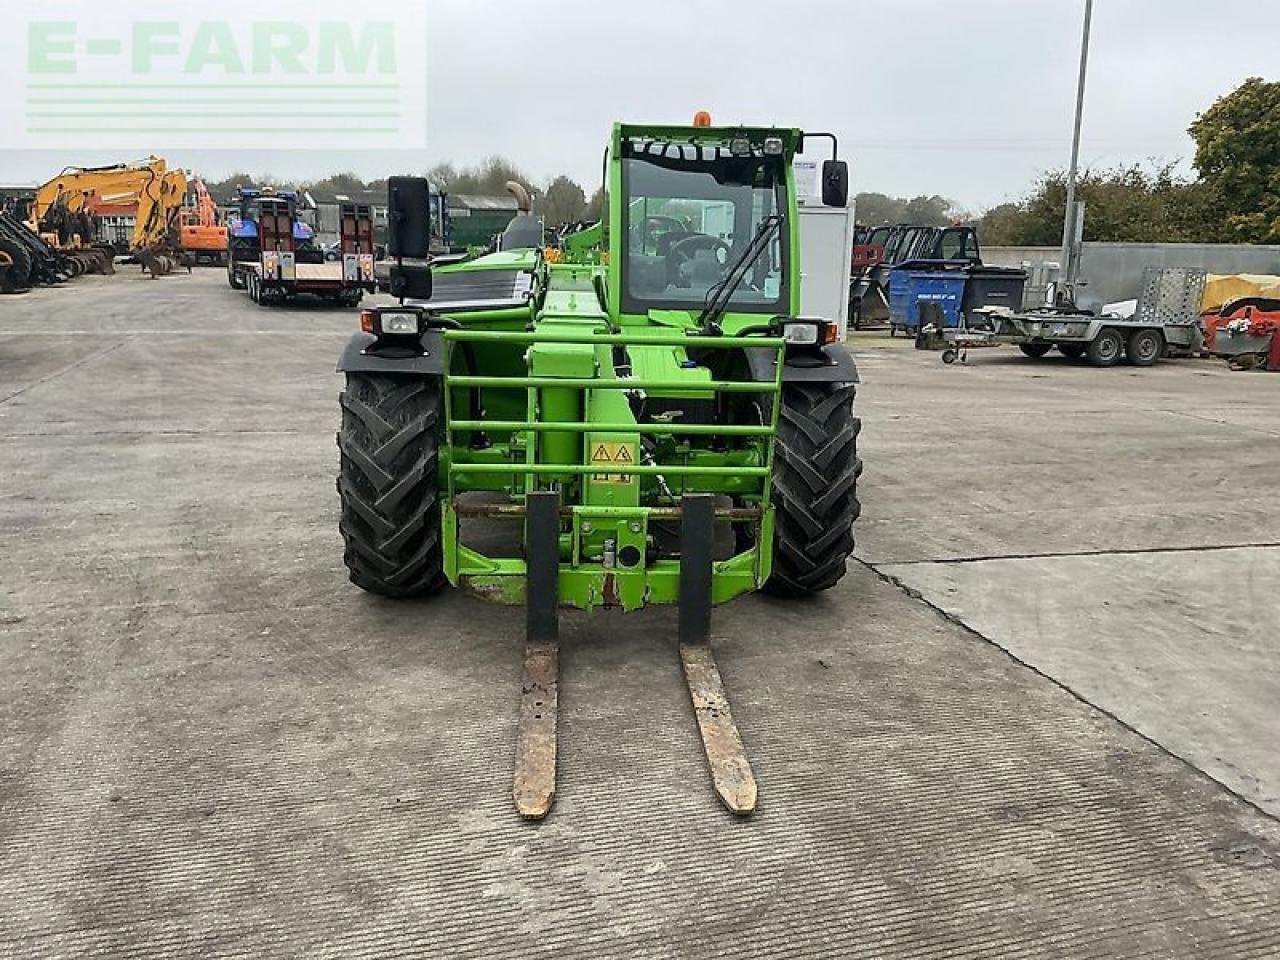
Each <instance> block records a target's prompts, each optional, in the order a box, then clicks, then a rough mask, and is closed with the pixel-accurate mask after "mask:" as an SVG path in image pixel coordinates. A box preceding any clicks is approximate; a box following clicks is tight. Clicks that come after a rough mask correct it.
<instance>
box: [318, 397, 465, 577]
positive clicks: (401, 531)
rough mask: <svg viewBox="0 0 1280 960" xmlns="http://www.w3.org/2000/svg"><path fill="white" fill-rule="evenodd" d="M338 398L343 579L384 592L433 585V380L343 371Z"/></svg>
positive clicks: (436, 511)
mask: <svg viewBox="0 0 1280 960" xmlns="http://www.w3.org/2000/svg"><path fill="white" fill-rule="evenodd" d="M341 404H342V429H341V432H340V433H339V434H338V448H339V449H340V450H341V451H342V465H341V474H340V476H339V479H338V493H339V496H340V498H341V500H342V521H341V525H340V526H341V530H342V537H343V541H344V542H345V544H346V552H345V557H344V560H345V562H346V565H347V569H348V571H349V572H350V576H351V582H352V583H354V584H355V585H356V586H358V587H360V588H361V589H362V590H367V591H368V592H369V593H376V594H379V595H380V596H384V597H418V596H424V595H427V594H431V593H435V592H437V591H439V590H441V589H442V588H443V587H444V586H445V585H446V583H447V581H446V579H445V576H444V552H443V546H442V540H441V519H440V487H439V477H438V473H437V472H438V469H439V450H440V442H441V430H442V426H443V418H442V415H441V411H442V408H443V397H442V395H441V389H440V381H439V380H438V379H435V378H430V377H414V376H404V375H394V374H370V373H349V374H347V389H346V391H344V392H343V394H342V397H341Z"/></svg>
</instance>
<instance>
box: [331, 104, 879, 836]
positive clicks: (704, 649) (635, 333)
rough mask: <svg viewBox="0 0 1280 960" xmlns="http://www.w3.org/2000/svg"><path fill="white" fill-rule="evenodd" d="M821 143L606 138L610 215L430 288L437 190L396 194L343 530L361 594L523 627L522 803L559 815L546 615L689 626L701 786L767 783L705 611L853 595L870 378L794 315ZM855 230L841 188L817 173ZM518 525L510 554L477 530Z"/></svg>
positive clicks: (733, 800) (831, 174)
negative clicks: (627, 613) (796, 164)
mask: <svg viewBox="0 0 1280 960" xmlns="http://www.w3.org/2000/svg"><path fill="white" fill-rule="evenodd" d="M817 139H825V140H829V141H830V142H831V145H832V150H833V153H835V151H836V144H835V138H834V137H833V136H831V135H830V134H808V135H806V134H804V133H802V132H801V131H799V130H794V129H774V128H744V127H715V126H712V125H711V124H710V119H709V118H708V117H706V116H705V115H700V116H699V117H698V118H697V119H696V120H695V123H694V125H693V126H635V125H629V124H621V125H618V126H616V127H615V128H614V130H613V137H612V141H611V143H610V148H609V155H608V161H607V187H608V212H607V216H606V217H605V219H604V220H603V222H601V223H600V224H597V225H595V226H594V227H590V228H588V229H587V230H585V231H583V232H582V233H579V234H577V235H576V236H573V237H570V238H567V239H566V240H565V242H564V243H563V244H562V245H561V246H560V247H559V248H558V249H556V250H554V251H544V250H542V249H539V248H528V249H515V250H512V249H504V250H502V251H501V252H499V253H496V254H492V255H489V256H484V257H480V258H478V259H475V260H471V261H468V262H466V263H462V264H456V265H450V266H447V267H442V268H439V269H437V270H435V271H431V270H430V269H429V268H427V267H424V266H421V265H419V266H410V265H408V264H405V263H404V262H403V261H404V259H405V258H410V259H423V258H426V257H427V256H428V255H429V246H430V229H429V224H428V223H427V219H428V214H427V211H428V208H429V203H430V199H429V193H428V187H427V184H426V181H423V180H417V179H415V178H396V179H393V180H392V181H391V183H390V202H389V208H390V216H391V222H390V227H391V233H390V237H391V245H390V250H391V256H392V257H393V258H396V259H397V262H398V266H397V267H396V268H395V269H394V272H393V276H392V292H393V293H394V294H396V295H397V296H399V297H400V298H401V302H400V305H399V306H394V307H382V308H379V309H375V310H366V311H364V312H363V313H362V314H361V325H362V328H363V331H362V332H361V333H359V334H357V335H356V336H355V337H354V339H353V340H352V341H351V342H350V343H349V345H348V347H347V349H346V351H345V353H344V354H343V356H342V359H341V362H340V364H339V367H338V369H339V371H340V372H341V373H344V374H345V376H346V390H345V392H344V393H343V394H342V397H341V407H342V427H341V432H340V433H339V435H338V444H339V447H340V450H341V475H340V478H339V480H338V490H339V493H340V495H341V501H342V520H341V530H342V535H343V537H344V540H345V545H346V555H345V560H346V564H347V566H348V568H349V571H350V576H351V579H352V581H353V582H354V583H355V584H356V585H358V586H360V587H361V588H363V589H365V590H367V591H370V592H372V593H376V594H381V595H384V596H390V597H412V596H419V595H423V594H430V593H433V592H435V591H438V590H441V589H443V588H445V587H446V586H447V585H449V584H452V585H454V586H458V587H463V588H467V589H470V590H471V591H473V592H475V593H478V594H480V595H481V596H483V597H486V598H488V599H492V600H496V601H499V602H503V603H510V604H523V605H524V606H525V607H526V608H527V638H526V654H525V675H524V685H523V699H522V704H521V713H520V720H519V727H518V734H517V756H516V772H515V785H514V797H515V802H516V806H517V808H518V809H519V812H520V813H521V814H522V815H523V816H524V817H526V818H528V819H541V818H542V817H544V816H545V815H546V814H547V813H548V812H549V810H550V808H551V804H552V801H553V798H554V795H555V776H556V771H555V765H556V704H557V686H558V655H559V651H558V640H557V637H558V611H559V609H560V607H562V606H566V607H575V608H578V609H582V610H588V611H589V610H594V609H597V608H602V607H616V608H622V609H624V610H639V609H640V608H642V607H644V606H646V605H648V604H678V606H679V616H678V622H679V628H678V632H679V650H680V656H681V659H682V662H683V666H684V674H685V678H686V680H687V683H688V686H689V692H690V695H691V698H692V701H693V707H694V712H695V715H696V718H697V722H698V726H699V730H700V733H701V735H702V739H703V744H704V747H705V750H706V755H707V760H708V764H709V767H710V771H711V775H712V780H713V783H714V786H715V789H716V791H717V793H718V794H719V796H720V798H721V799H722V801H723V802H724V804H725V805H726V806H727V807H728V808H729V809H730V810H732V811H733V812H734V813H737V814H749V813H750V812H751V811H752V810H753V809H754V808H755V805H756V783H755V780H754V777H753V774H752V771H751V766H750V763H749V762H748V760H747V756H746V752H745V750H744V748H743V744H742V740H741V737H740V736H739V733H738V730H737V727H736V726H735V724H734V721H733V718H732V715H731V713H730V709H729V702H728V699H727V697H726V695H725V691H724V687H723V684H722V683H721V678H720V674H719V671H718V670H717V667H716V663H715V660H714V658H713V656H712V653H711V648H710V645H709V638H710V622H711V609H712V606H713V605H715V604H721V603H725V602H726V601H729V600H731V599H733V598H734V597H737V596H740V595H741V594H744V593H748V592H751V591H755V590H765V591H768V592H771V593H775V594H780V595H783V596H788V597H803V596H808V595H811V594H815V593H817V592H819V591H822V590H826V589H828V588H829V587H832V586H834V585H835V583H836V582H837V581H838V580H839V579H840V578H841V577H842V576H843V575H844V572H845V564H846V560H847V559H848V557H849V555H850V553H851V552H852V550H853V532H852V527H853V523H854V521H855V520H856V519H857V517H858V513H859V510H860V507H859V503H858V499H857V493H856V484H857V479H858V476H859V474H860V473H861V469H862V464H861V461H860V460H859V459H858V456H857V439H858V432H859V429H860V422H859V421H858V420H857V419H856V418H855V417H854V411H853V401H854V392H855V389H856V386H855V385H856V383H857V382H858V374H857V370H856V368H855V365H854V361H853V358H852V356H851V355H850V354H849V351H848V350H847V349H846V348H845V347H844V345H843V344H842V343H840V342H838V341H839V337H838V330H837V327H836V325H835V324H834V323H833V322H830V321H828V320H826V319H822V318H812V317H802V316H798V313H799V304H800V290H799V287H800V276H799V275H800V269H801V268H800V264H801V259H800V249H799V230H798V222H797V219H798V218H797V200H796V187H795V178H794V174H793V170H792V161H793V159H794V157H795V155H796V154H797V153H800V152H802V151H803V150H804V147H805V145H806V142H809V143H812V142H813V141H814V140H817ZM822 177H823V182H822V191H823V202H824V203H826V204H827V205H830V206H839V207H844V206H846V205H847V197H848V170H847V167H846V165H845V164H844V163H842V162H840V161H839V160H835V159H832V160H830V161H827V162H826V163H825V164H824V166H823V171H822ZM501 520H507V521H511V526H512V527H513V528H515V529H516V530H518V531H519V534H518V535H515V536H514V537H513V543H512V544H511V545H510V548H509V549H506V550H499V549H495V548H494V547H493V546H491V543H492V540H491V538H488V537H482V538H481V540H477V539H476V538H475V537H474V536H473V533H474V532H475V530H476V526H477V524H478V525H479V526H481V527H486V526H489V527H491V526H493V525H494V524H495V523H496V522H497V521H501Z"/></svg>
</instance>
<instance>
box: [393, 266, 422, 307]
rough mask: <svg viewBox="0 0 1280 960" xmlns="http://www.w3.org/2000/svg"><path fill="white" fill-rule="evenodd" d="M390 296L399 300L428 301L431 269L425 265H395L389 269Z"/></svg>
mask: <svg viewBox="0 0 1280 960" xmlns="http://www.w3.org/2000/svg"><path fill="white" fill-rule="evenodd" d="M391 295H392V296H393V297H398V298H400V299H401V300H430V299H431V268H430V267H429V266H427V265H426V264H417V263H397V264H396V265H395V266H393V267H392V268H391Z"/></svg>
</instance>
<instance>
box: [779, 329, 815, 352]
mask: <svg viewBox="0 0 1280 960" xmlns="http://www.w3.org/2000/svg"><path fill="white" fill-rule="evenodd" d="M782 339H784V340H786V341H787V343H789V344H790V345H791V346H793V347H812V346H816V345H817V343H818V325H817V324H816V323H788V324H787V325H786V326H784V327H783V328H782Z"/></svg>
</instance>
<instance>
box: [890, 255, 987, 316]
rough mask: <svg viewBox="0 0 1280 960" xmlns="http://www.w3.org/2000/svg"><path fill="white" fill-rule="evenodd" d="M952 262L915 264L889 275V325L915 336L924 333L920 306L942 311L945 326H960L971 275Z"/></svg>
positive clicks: (899, 268) (903, 266) (900, 268)
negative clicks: (939, 307) (926, 304)
mask: <svg viewBox="0 0 1280 960" xmlns="http://www.w3.org/2000/svg"><path fill="white" fill-rule="evenodd" d="M966 266H968V264H967V263H965V264H963V265H961V264H959V263H954V262H952V261H947V260H941V261H929V260H914V261H910V262H908V263H904V264H902V265H900V266H897V267H894V268H893V270H892V271H891V272H890V274H889V322H890V323H891V324H893V326H894V327H896V328H898V329H901V330H907V331H909V332H911V333H914V332H915V331H917V330H919V329H920V305H921V304H922V303H936V304H938V305H939V306H941V307H942V317H943V323H944V325H945V326H948V327H958V326H959V325H960V315H961V310H962V307H963V304H964V292H965V285H966V284H967V283H968V281H969V273H968V271H967V270H965V269H964V267H966Z"/></svg>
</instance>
